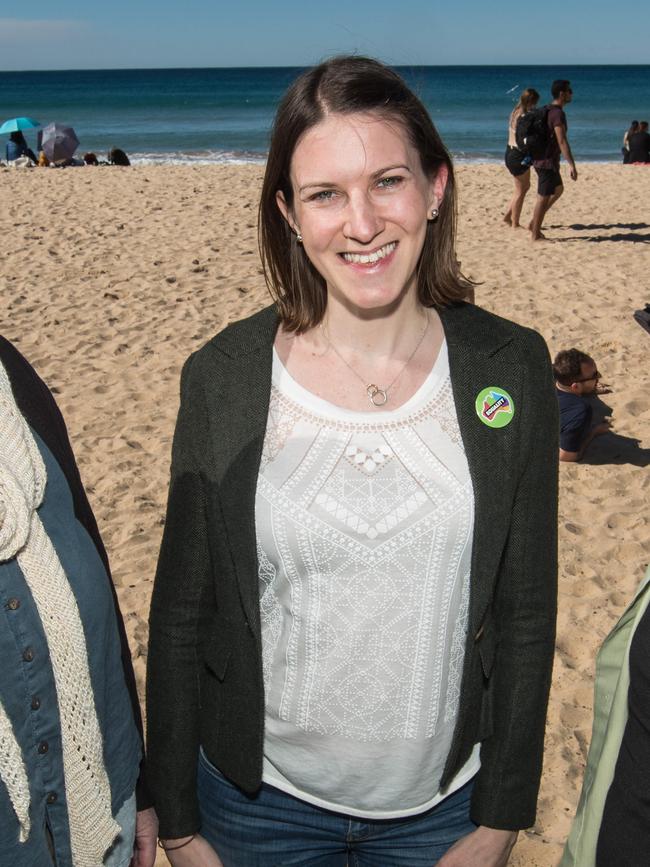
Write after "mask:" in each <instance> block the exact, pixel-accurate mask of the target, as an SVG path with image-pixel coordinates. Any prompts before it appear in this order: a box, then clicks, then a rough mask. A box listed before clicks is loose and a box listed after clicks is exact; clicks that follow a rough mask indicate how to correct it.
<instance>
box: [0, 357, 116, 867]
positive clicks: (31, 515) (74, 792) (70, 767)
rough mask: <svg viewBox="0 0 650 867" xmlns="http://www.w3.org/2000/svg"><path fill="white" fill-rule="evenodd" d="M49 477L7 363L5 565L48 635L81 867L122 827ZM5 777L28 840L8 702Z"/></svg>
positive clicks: (3, 391) (0, 476)
mask: <svg viewBox="0 0 650 867" xmlns="http://www.w3.org/2000/svg"><path fill="white" fill-rule="evenodd" d="M46 480H47V479H46V473H45V465H44V463H43V459H42V457H41V454H40V452H39V450H38V446H37V445H36V442H35V441H34V437H33V436H32V433H31V431H30V429H29V426H28V425H27V422H26V421H25V419H24V418H23V416H22V415H21V413H20V410H19V409H18V407H17V405H16V401H15V399H14V396H13V393H12V390H11V385H10V383H9V377H8V376H7V373H6V371H5V369H4V367H3V366H2V364H0V562H4V561H7V560H11V559H12V558H13V557H16V559H17V561H18V565H19V566H20V568H21V570H22V573H23V575H24V576H25V581H26V582H27V584H28V586H29V589H30V591H31V593H32V596H33V598H34V602H35V603H36V607H37V609H38V613H39V616H40V619H41V623H42V625H43V629H44V631H45V637H46V638H47V644H48V648H49V653H50V660H51V664H52V670H53V672H54V681H55V685H56V694H57V701H58V705H59V715H60V718H61V738H62V744H63V770H64V775H65V793H66V801H67V805H68V816H69V821H70V846H71V849H72V862H73V865H74V867H98V865H100V864H101V863H102V861H103V858H104V854H105V853H106V850H107V849H108V848H109V847H110V845H111V844H112V842H113V840H114V839H115V837H116V836H117V834H118V833H119V831H120V828H119V825H118V824H117V823H116V822H115V820H114V819H113V815H112V810H111V790H110V784H109V781H108V775H107V773H106V768H105V767H104V754H103V744H102V734H101V730H100V728H99V722H98V720H97V712H96V710H95V702H94V696H93V689H92V684H91V681H90V671H89V669H88V656H87V652H86V641H85V636H84V631H83V626H82V623H81V617H80V616H79V609H78V607H77V602H76V599H75V597H74V594H73V592H72V589H71V588H70V585H69V583H68V579H67V578H66V576H65V573H64V571H63V568H62V566H61V563H60V561H59V558H58V556H57V553H56V551H55V550H54V546H53V545H52V542H51V541H50V538H49V536H48V535H47V533H46V532H45V528H44V527H43V524H42V522H41V519H40V517H39V515H38V512H37V509H38V507H39V506H40V505H41V503H42V501H43V494H44V491H45V483H46ZM0 778H1V779H2V781H3V783H4V784H5V786H6V788H7V791H8V793H9V797H10V799H11V803H12V805H13V808H14V811H15V813H16V817H17V819H18V823H19V825H20V831H19V839H20V841H21V842H24V841H25V840H27V838H28V836H29V831H30V819H29V803H30V798H29V782H28V779H27V771H26V768H25V763H24V760H23V756H22V752H21V749H20V746H19V744H18V742H17V741H16V736H15V734H14V731H13V728H12V725H11V721H10V720H9V717H8V716H7V714H6V711H5V709H4V707H3V706H2V702H1V700H0Z"/></svg>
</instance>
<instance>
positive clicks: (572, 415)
mask: <svg viewBox="0 0 650 867" xmlns="http://www.w3.org/2000/svg"><path fill="white" fill-rule="evenodd" d="M553 375H554V376H555V387H556V394H557V402H558V406H559V410H560V460H561V461H569V462H571V461H579V460H580V458H581V457H582V456H583V454H584V452H585V449H586V448H587V446H588V445H589V443H590V442H591V441H592V440H593V439H594V437H597V436H599V435H600V434H604V433H607V432H608V431H609V430H610V425H609V423H608V422H601V423H600V424H598V425H593V424H592V419H593V409H592V407H591V405H590V404H589V403H588V402H587V401H586V400H585V396H586V395H591V394H595V393H596V391H597V387H598V381H599V380H600V373H599V372H598V369H597V367H596V363H595V362H594V360H593V358H591V357H590V356H589V355H587V354H586V353H584V352H581V351H580V350H579V349H564V350H562V351H561V352H558V354H557V355H556V356H555V361H554V362H553Z"/></svg>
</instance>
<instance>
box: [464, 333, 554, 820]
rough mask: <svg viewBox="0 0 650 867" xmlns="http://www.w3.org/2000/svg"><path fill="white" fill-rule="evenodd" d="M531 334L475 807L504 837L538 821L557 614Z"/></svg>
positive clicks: (537, 351)
mask: <svg viewBox="0 0 650 867" xmlns="http://www.w3.org/2000/svg"><path fill="white" fill-rule="evenodd" d="M528 334H529V335H530V345H529V346H526V347H525V351H526V357H527V359H528V362H527V370H526V376H527V380H526V382H527V388H526V397H527V400H526V401H525V405H526V407H527V417H525V418H524V419H523V424H522V442H521V447H520V448H521V452H520V461H519V467H520V477H519V483H518V486H517V490H516V495H515V500H514V505H513V509H512V514H511V521H510V530H509V535H508V540H507V543H506V548H505V551H504V554H503V559H502V562H501V566H500V569H499V574H498V577H497V585H496V588H495V594H494V598H493V605H492V612H491V618H492V620H493V624H494V628H495V630H496V634H497V636H496V637H497V642H498V644H497V655H496V659H495V664H494V668H493V671H492V675H491V676H492V678H493V683H492V684H491V689H492V690H493V696H492V700H493V719H494V726H493V734H492V735H491V736H490V737H488V738H486V739H485V740H484V741H483V743H482V745H481V770H480V771H479V773H478V775H477V777H476V781H475V786H474V793H473V797H472V810H471V816H472V820H473V821H474V822H476V823H477V824H479V825H486V826H488V827H491V828H501V829H509V830H518V829H521V828H528V827H530V826H531V825H532V824H533V823H534V821H535V809H536V804H537V793H538V789H539V781H540V778H541V771H542V754H543V748H544V728H545V721H546V710H547V703H548V694H549V689H550V684H551V673H552V667H553V653H554V646H555V620H556V613H557V504H558V456H559V451H558V448H559V445H558V431H559V424H558V408H557V399H556V397H555V389H554V383H553V377H552V372H551V365H550V358H549V355H548V350H547V348H546V344H545V343H544V341H543V340H542V338H541V337H540V336H539V335H538V334H536V333H532V332H528ZM524 411H525V410H524Z"/></svg>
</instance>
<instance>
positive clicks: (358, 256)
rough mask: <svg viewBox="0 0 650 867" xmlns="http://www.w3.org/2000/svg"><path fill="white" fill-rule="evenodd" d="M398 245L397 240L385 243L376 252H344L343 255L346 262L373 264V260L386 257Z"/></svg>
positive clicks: (376, 260) (377, 260)
mask: <svg viewBox="0 0 650 867" xmlns="http://www.w3.org/2000/svg"><path fill="white" fill-rule="evenodd" d="M395 247H397V242H395V241H393V243H392V244H385V245H384V246H383V247H380V248H379V250H375V252H374V253H343V254H342V256H343V258H344V259H345V261H346V262H352V263H353V264H355V265H371V264H372V263H373V262H379V260H380V259H385V258H386V256H389V255H390V254H391V253H392V252H393V250H394V249H395Z"/></svg>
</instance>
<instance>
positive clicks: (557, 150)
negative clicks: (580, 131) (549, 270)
mask: <svg viewBox="0 0 650 867" xmlns="http://www.w3.org/2000/svg"><path fill="white" fill-rule="evenodd" d="M551 95H552V96H553V102H552V103H551V104H550V105H549V106H548V112H547V124H548V144H547V147H546V153H545V154H544V156H543V157H541V158H540V159H536V160H535V161H534V162H533V165H534V166H535V171H536V172H537V201H536V203H535V210H534V211H533V219H532V220H531V222H530V231H531V237H532V240H533V241H540V240H543V239H544V235H543V234H542V224H543V222H544V217H545V216H546V214H547V213H548V211H549V209H550V208H552V207H553V205H554V204H555V203H556V202H557V200H558V199H559V198H560V196H561V195H562V193H563V192H564V187H563V185H562V175H561V174H560V155H562V156H563V157H564V159H565V160H566V161H567V163H568V164H569V174H570V176H571V180H573V181H576V180H577V179H578V170H577V168H576V164H575V161H574V159H573V154H572V153H571V147H570V145H569V139H568V138H567V119H566V114H565V113H564V106H565V105H568V104H569V103H570V102H571V100H572V99H573V90H572V89H571V82H569V81H567V80H566V79H563V78H560V79H557V80H556V81H554V82H553V84H552V86H551Z"/></svg>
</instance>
